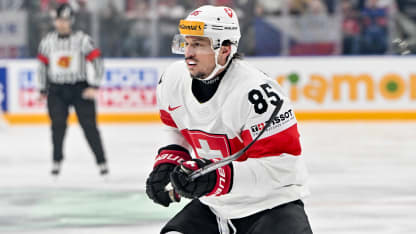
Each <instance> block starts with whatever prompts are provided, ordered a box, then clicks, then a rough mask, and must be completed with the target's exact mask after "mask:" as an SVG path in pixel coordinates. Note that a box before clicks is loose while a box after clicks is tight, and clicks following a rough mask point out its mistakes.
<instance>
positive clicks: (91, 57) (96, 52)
mask: <svg viewBox="0 0 416 234" xmlns="http://www.w3.org/2000/svg"><path fill="white" fill-rule="evenodd" d="M100 55H101V51H100V50H99V49H93V50H92V51H91V52H90V53H89V54H87V56H85V58H86V59H87V60H88V61H92V60H94V59H95V58H97V57H98V56H100Z"/></svg>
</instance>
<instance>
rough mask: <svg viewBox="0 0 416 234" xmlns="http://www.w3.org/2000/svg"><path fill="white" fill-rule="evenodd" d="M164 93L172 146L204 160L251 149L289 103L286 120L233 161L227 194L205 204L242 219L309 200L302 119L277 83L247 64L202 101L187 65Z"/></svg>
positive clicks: (169, 74) (169, 77)
mask: <svg viewBox="0 0 416 234" xmlns="http://www.w3.org/2000/svg"><path fill="white" fill-rule="evenodd" d="M160 79H161V80H160V81H159V85H158V87H157V98H158V105H159V108H160V117H161V120H162V122H163V123H164V124H165V125H166V126H167V127H166V132H167V134H168V135H169V142H167V143H168V144H178V145H181V146H184V147H186V148H188V149H190V150H191V152H193V156H194V157H197V158H223V157H227V156H230V155H232V154H234V153H236V152H238V151H239V150H241V149H242V148H243V147H244V146H246V145H248V144H249V143H250V142H251V141H252V140H253V139H254V138H255V137H256V136H257V134H258V133H259V132H260V131H261V130H262V129H263V128H264V126H265V125H266V121H268V120H269V119H270V117H271V114H272V112H273V111H274V109H275V108H276V106H277V105H278V101H279V100H282V101H283V105H282V107H281V109H280V111H279V113H278V115H277V116H276V117H275V118H273V119H271V120H270V121H271V122H272V123H271V125H270V127H269V128H268V129H267V130H266V131H265V132H264V134H263V135H262V136H261V137H260V138H259V139H258V140H257V141H256V142H255V143H254V144H253V145H252V147H251V148H249V150H248V151H247V152H246V153H245V154H244V155H243V156H241V157H240V158H239V159H238V160H237V161H235V162H233V168H234V170H233V172H234V177H233V185H232V189H231V191H230V192H229V193H228V194H226V195H222V196H204V197H201V198H200V200H201V202H202V203H204V204H206V205H208V206H209V207H210V208H211V209H212V211H213V212H214V213H215V214H216V215H218V216H220V217H222V218H226V219H232V218H241V217H245V216H248V215H251V214H254V213H257V212H259V211H262V210H265V209H269V208H273V207H275V206H278V205H280V204H283V203H287V202H290V201H294V200H297V199H300V198H302V197H304V196H306V195H307V194H308V193H309V192H308V188H307V186H306V177H307V171H306V168H305V165H304V160H303V156H302V155H301V145H300V140H299V133H298V129H297V121H296V118H295V115H294V111H293V109H292V106H291V104H290V101H289V99H288V98H287V97H286V96H285V95H284V92H283V91H282V89H281V88H280V86H279V85H278V83H277V82H276V81H274V80H273V79H271V78H270V77H268V76H267V75H265V74H264V73H262V72H261V71H259V70H257V69H256V68H254V67H252V66H250V65H249V64H248V63H246V62H245V61H242V60H238V59H237V60H235V59H234V60H232V63H231V64H230V65H229V67H228V69H227V71H226V73H225V74H224V77H223V78H222V80H221V83H220V84H219V87H218V89H217V91H216V92H215V94H214V95H213V96H212V97H211V98H210V99H209V100H208V101H206V102H204V103H200V102H198V100H197V99H196V98H195V96H194V94H193V93H192V90H191V85H192V78H191V77H190V74H189V71H188V70H187V67H186V64H185V61H178V62H176V63H174V64H172V65H171V66H169V67H168V68H167V70H166V71H165V73H164V74H163V75H162V77H161V78H160Z"/></svg>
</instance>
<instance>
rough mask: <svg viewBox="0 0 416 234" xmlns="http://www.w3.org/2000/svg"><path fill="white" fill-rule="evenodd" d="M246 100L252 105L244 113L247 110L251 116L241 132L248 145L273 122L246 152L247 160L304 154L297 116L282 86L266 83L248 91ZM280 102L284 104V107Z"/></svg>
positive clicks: (248, 116) (272, 82)
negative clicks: (275, 111)
mask: <svg viewBox="0 0 416 234" xmlns="http://www.w3.org/2000/svg"><path fill="white" fill-rule="evenodd" d="M246 98H247V102H246V105H248V106H247V107H246V108H245V109H243V110H245V111H247V112H248V115H247V119H246V120H245V123H244V126H243V130H242V133H241V138H242V139H243V143H244V145H245V146H246V145H248V144H250V143H251V142H252V141H253V139H254V138H256V137H257V135H258V134H259V133H260V132H261V131H262V130H263V129H264V127H265V126H266V124H267V122H268V121H271V123H270V126H269V128H268V129H266V130H265V132H264V133H263V135H262V136H261V137H260V138H259V139H258V140H257V141H256V142H255V143H254V144H253V145H252V146H251V147H250V148H249V149H248V151H247V152H246V153H245V155H244V156H245V158H262V157H270V156H279V155H281V154H290V155H294V156H297V155H300V154H301V145H300V140H299V137H300V135H299V132H298V128H297V121H296V117H295V113H294V110H293V108H292V104H291V103H290V100H289V98H288V97H286V95H285V94H284V93H283V91H282V90H281V88H280V86H279V85H278V84H277V83H276V82H274V81H272V80H265V81H264V82H262V83H259V84H258V85H257V86H254V87H253V88H251V89H250V90H248V93H247V96H246ZM280 101H282V103H281V104H280V103H279V102H280ZM279 107H280V110H279V112H278V113H277V115H276V117H274V118H273V119H270V117H271V115H272V113H273V111H274V110H275V109H276V108H279Z"/></svg>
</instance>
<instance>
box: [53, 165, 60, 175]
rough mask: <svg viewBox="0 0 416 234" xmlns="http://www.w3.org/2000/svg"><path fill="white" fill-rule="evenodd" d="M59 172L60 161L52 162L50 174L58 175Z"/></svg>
mask: <svg viewBox="0 0 416 234" xmlns="http://www.w3.org/2000/svg"><path fill="white" fill-rule="evenodd" d="M60 172H61V163H60V162H53V165H52V170H51V174H52V175H53V176H58V175H59V173H60Z"/></svg>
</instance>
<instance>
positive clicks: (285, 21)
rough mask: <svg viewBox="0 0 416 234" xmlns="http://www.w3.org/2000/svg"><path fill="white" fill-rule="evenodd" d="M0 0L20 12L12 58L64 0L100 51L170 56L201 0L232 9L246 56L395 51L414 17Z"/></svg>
mask: <svg viewBox="0 0 416 234" xmlns="http://www.w3.org/2000/svg"><path fill="white" fill-rule="evenodd" d="M2 2H3V3H4V2H14V5H16V2H20V3H21V5H20V6H19V10H23V11H25V12H27V22H28V27H27V31H28V33H27V46H26V47H25V48H24V50H22V51H24V52H22V54H21V55H20V56H17V57H33V56H35V55H36V50H37V46H38V43H39V41H40V38H42V36H44V35H45V34H46V33H47V32H48V31H50V30H52V23H51V18H50V15H49V12H50V10H51V9H53V8H55V7H56V6H57V5H58V4H60V3H63V2H69V3H70V4H71V5H73V6H74V8H75V10H76V12H77V14H76V22H75V25H74V28H75V29H82V30H84V31H86V32H87V33H89V34H90V35H92V36H93V37H94V40H95V41H96V42H97V43H98V44H99V47H100V48H101V50H102V51H103V54H104V56H105V57H156V56H157V57H167V56H173V55H172V54H171V52H170V43H171V40H172V37H173V35H174V34H175V33H177V24H178V20H179V19H181V18H184V17H186V15H187V14H188V13H189V11H190V10H192V9H195V8H197V7H198V6H200V5H204V4H212V5H225V6H230V7H232V8H234V9H235V10H236V11H237V14H238V15H239V17H240V26H241V31H242V40H241V41H240V51H241V52H242V53H243V54H245V55H247V56H279V55H340V54H344V55H370V54H389V53H395V52H394V50H393V48H392V45H391V41H392V40H393V39H394V38H396V37H398V38H402V39H406V40H408V41H412V38H413V34H412V32H413V31H414V30H413V29H414V26H413V25H414V21H415V19H416V17H413V15H412V14H414V13H415V12H416V11H408V12H406V10H409V9H410V8H409V7H412V6H411V2H412V0H20V1H17V0H13V1H12V0H0V13H1V12H2V11H1V10H3V11H5V10H7V9H1V8H2V7H3V8H4V6H5V5H7V4H1V3H2ZM413 2H415V1H413ZM406 4H408V5H406ZM403 6H405V7H403ZM413 7H415V9H416V4H415V6H413ZM415 14H416V13H415ZM415 44H416V43H415ZM0 57H1V54H0Z"/></svg>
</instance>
